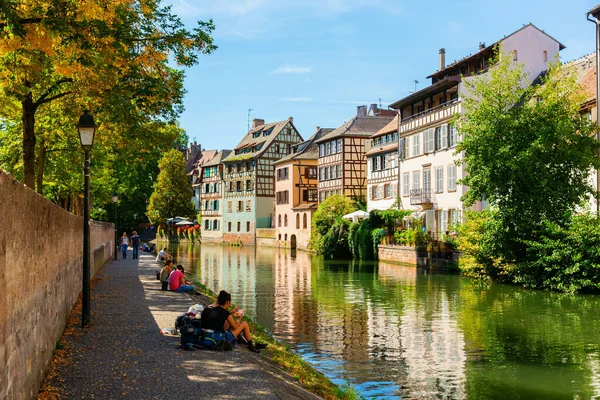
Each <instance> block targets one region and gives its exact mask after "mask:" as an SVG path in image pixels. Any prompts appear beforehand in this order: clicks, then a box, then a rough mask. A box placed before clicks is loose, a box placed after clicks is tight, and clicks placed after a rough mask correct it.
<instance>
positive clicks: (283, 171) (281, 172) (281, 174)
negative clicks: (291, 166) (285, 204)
mask: <svg viewBox="0 0 600 400" xmlns="http://www.w3.org/2000/svg"><path fill="white" fill-rule="evenodd" d="M277 180H278V181H286V180H288V168H287V167H285V168H279V169H278V170H277Z"/></svg>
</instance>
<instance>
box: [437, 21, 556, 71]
mask: <svg viewBox="0 0 600 400" xmlns="http://www.w3.org/2000/svg"><path fill="white" fill-rule="evenodd" d="M529 27H532V28H534V29H537V30H538V31H540V32H541V33H543V34H544V35H546V36H548V37H549V38H550V39H552V40H554V41H555V42H556V43H558V49H559V50H564V49H565V48H566V47H565V45H564V44H562V43H561V42H559V41H558V40H556V39H554V38H553V37H552V36H550V35H548V34H547V33H546V32H544V31H543V30H541V29H540V28H538V27H537V26H535V25H534V24H532V23H531V22H530V23H528V24H527V25H523V27H522V28H520V29H517V30H516V31H514V32H513V33H511V34H510V35H508V36H505V37H503V38H502V39H500V40H498V41H496V42H494V43H493V44H491V45H489V46H487V47H485V48H483V49H481V50H479V51H478V52H477V53H475V54H470V55H468V56H466V57H463V58H461V59H460V60H458V61H454V62H453V63H452V64H450V65H448V66H446V67H445V68H444V69H442V70H440V71H437V72H434V73H433V74H431V75H429V76H428V77H427V78H433V77H435V76H443V75H444V72H448V71H449V70H451V69H453V68H456V67H459V66H462V65H464V64H466V63H467V62H469V61H470V60H472V59H474V58H478V57H480V56H481V55H483V54H485V53H491V52H492V51H493V50H494V48H495V47H496V46H497V45H498V44H499V43H500V42H502V41H504V40H506V39H508V38H509V37H511V36H514V35H516V34H517V33H519V32H521V31H522V30H525V29H527V28H529Z"/></svg>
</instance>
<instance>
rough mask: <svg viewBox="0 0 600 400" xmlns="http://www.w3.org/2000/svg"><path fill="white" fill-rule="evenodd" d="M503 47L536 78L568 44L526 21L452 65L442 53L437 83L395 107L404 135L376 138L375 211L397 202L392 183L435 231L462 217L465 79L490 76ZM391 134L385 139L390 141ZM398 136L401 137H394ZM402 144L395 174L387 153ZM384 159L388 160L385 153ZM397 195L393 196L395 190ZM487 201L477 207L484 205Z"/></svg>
mask: <svg viewBox="0 0 600 400" xmlns="http://www.w3.org/2000/svg"><path fill="white" fill-rule="evenodd" d="M499 46H500V48H502V49H503V52H504V53H505V56H507V57H512V59H513V61H515V62H519V63H522V64H523V66H524V71H525V72H527V73H528V75H529V78H530V80H531V81H533V80H534V79H535V78H536V77H538V76H539V75H540V74H541V73H543V72H544V71H545V70H546V69H547V68H548V62H550V61H552V60H554V59H555V57H556V56H557V55H558V52H559V51H560V50H562V49H563V48H564V46H563V45H562V44H560V43H559V42H558V41H556V40H555V39H554V38H552V37H551V36H549V35H548V34H547V33H545V32H544V31H542V30H540V29H538V28H537V27H535V26H534V25H532V24H528V25H525V26H524V27H523V28H521V29H519V30H517V31H516V32H514V33H512V34H510V35H508V36H506V37H504V38H503V39H501V40H500V41H498V42H496V43H494V44H492V45H490V46H485V44H481V43H480V45H479V49H478V51H477V52H476V53H475V54H473V55H470V56H468V57H465V58H463V59H461V60H459V61H456V62H454V63H452V64H451V65H448V66H446V64H445V50H444V49H441V50H440V54H439V57H440V58H439V60H440V65H439V70H438V71H437V72H435V73H433V74H431V75H430V76H429V77H428V78H431V85H430V86H428V87H426V88H424V89H422V90H419V91H417V92H416V93H413V94H411V95H409V96H407V97H405V98H403V99H401V100H399V101H397V102H395V103H393V104H391V105H390V107H391V108H392V109H395V110H396V111H397V112H398V115H399V118H400V122H399V123H398V124H397V128H396V129H397V132H398V136H399V137H398V136H396V137H394V136H392V142H391V143H389V142H388V139H389V138H390V136H388V135H389V134H390V133H391V132H392V130H393V124H392V125H391V126H389V127H388V128H386V129H384V130H383V131H382V132H380V133H378V134H377V135H374V136H373V138H372V139H371V140H372V141H371V149H370V150H369V153H368V158H369V159H370V162H369V164H368V165H369V176H370V179H371V180H370V181H369V186H370V188H371V190H372V191H373V193H372V194H371V196H369V198H368V208H369V209H386V208H389V207H390V206H391V205H392V203H393V202H392V201H391V199H390V198H389V197H388V196H386V193H385V188H386V185H389V187H391V188H393V185H394V184H396V185H399V188H398V190H397V196H398V204H397V205H398V206H399V207H401V208H403V209H408V210H413V211H415V212H416V215H418V216H422V217H423V219H424V223H425V226H426V228H427V229H428V230H429V231H431V232H432V233H433V234H440V233H444V232H446V231H447V230H448V228H449V226H451V224H452V223H454V222H457V221H458V220H459V219H460V218H461V211H462V202H461V200H460V199H461V196H462V195H463V194H464V193H465V192H466V190H467V188H466V187H464V186H462V185H460V184H459V183H458V182H459V181H460V179H462V178H463V176H464V175H463V174H464V170H463V168H462V166H461V165H460V163H457V161H458V160H462V158H463V155H462V154H456V150H455V146H456V144H457V143H458V141H459V140H460V136H459V133H458V131H457V130H456V128H455V127H454V126H453V125H452V119H453V117H454V116H455V114H456V113H460V112H461V111H462V106H461V101H462V97H463V95H464V93H465V85H464V80H466V79H469V77H470V76H473V75H478V74H485V73H487V69H488V66H489V63H490V59H491V58H492V56H493V55H494V52H495V49H497V48H499ZM384 138H385V139H384ZM394 140H395V141H394ZM394 146H397V150H396V152H397V154H399V157H398V158H399V162H398V167H397V168H396V169H395V170H393V171H395V172H396V176H393V172H391V173H388V172H384V171H386V169H387V167H388V165H387V164H385V168H382V164H381V162H382V161H381V156H382V155H385V154H390V160H391V157H392V156H391V154H392V153H393V151H392V150H391V148H392V147H394ZM383 162H384V163H386V162H387V159H385V157H384V161H383ZM382 188H383V192H382ZM389 190H391V193H389V192H388V194H393V189H389ZM482 207H485V203H478V204H477V205H476V206H475V207H474V208H475V209H481V208H482Z"/></svg>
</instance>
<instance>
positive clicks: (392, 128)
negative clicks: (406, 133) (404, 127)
mask: <svg viewBox="0 0 600 400" xmlns="http://www.w3.org/2000/svg"><path fill="white" fill-rule="evenodd" d="M397 131H398V114H397V113H396V116H395V117H394V119H393V120H392V121H391V122H390V123H389V124H387V125H386V126H384V127H383V128H381V129H380V130H378V131H377V132H376V133H375V134H374V135H373V136H371V137H378V136H382V135H387V134H388V133H393V132H397Z"/></svg>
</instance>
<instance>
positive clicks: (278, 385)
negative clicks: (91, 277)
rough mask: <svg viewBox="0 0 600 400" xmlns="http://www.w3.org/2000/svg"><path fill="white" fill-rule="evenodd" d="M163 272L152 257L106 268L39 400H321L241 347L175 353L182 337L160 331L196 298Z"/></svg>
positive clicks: (74, 323) (67, 333) (69, 332)
mask: <svg viewBox="0 0 600 400" xmlns="http://www.w3.org/2000/svg"><path fill="white" fill-rule="evenodd" d="M129 254H131V253H129ZM157 269H158V264H156V263H155V262H154V258H153V257H152V256H150V255H147V254H141V255H140V259H139V260H131V259H127V260H119V261H113V262H111V263H109V264H107V265H106V266H105V268H104V269H103V270H102V271H101V272H100V273H99V274H98V277H97V280H96V282H95V284H94V289H93V290H92V323H91V325H90V327H89V328H86V329H84V330H82V329H81V328H79V318H78V316H79V315H78V314H77V309H75V310H74V312H73V314H72V315H71V318H70V320H69V323H68V326H67V328H66V329H65V335H64V336H63V338H62V339H61V340H60V342H59V343H57V351H56V355H55V357H54V359H53V362H52V366H51V368H50V369H49V372H48V375H47V377H46V381H45V383H44V385H43V387H42V390H41V391H40V393H39V396H38V398H39V399H61V398H92V397H93V398H96V399H115V398H139V399H153V398H156V399H160V398H170V399H180V398H181V399H189V398H195V397H230V396H231V397H233V396H235V397H236V398H267V399H268V398H273V399H276V398H277V399H279V398H281V397H285V398H302V399H315V398H318V396H316V395H314V394H313V393H310V392H309V391H307V390H306V389H305V388H304V387H303V386H302V385H300V384H299V383H298V382H297V380H296V379H295V377H293V376H292V375H290V374H288V373H286V372H285V371H284V370H282V369H281V368H278V367H277V366H276V365H274V364H272V363H271V362H270V361H269V359H268V358H266V357H264V356H263V355H262V354H261V355H257V354H254V353H251V352H249V351H247V350H246V349H245V348H243V347H241V346H238V347H237V348H236V349H235V350H234V351H233V352H215V351H203V350H198V351H191V352H190V351H183V350H180V349H177V346H178V344H179V339H178V338H174V337H165V336H162V335H161V334H160V333H159V331H160V329H161V328H165V327H171V326H173V323H174V320H175V318H176V317H177V315H179V314H181V313H182V312H185V311H186V310H187V308H188V307H189V306H190V305H191V304H193V303H194V301H196V299H197V298H191V297H190V296H189V295H186V294H180V293H171V292H163V291H161V290H160V285H159V283H158V281H156V279H155V275H156V270H157ZM209 301H210V300H209V299H208V298H204V301H203V302H204V303H208V302H209ZM332 387H333V386H332ZM327 397H330V398H334V397H335V396H327Z"/></svg>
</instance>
